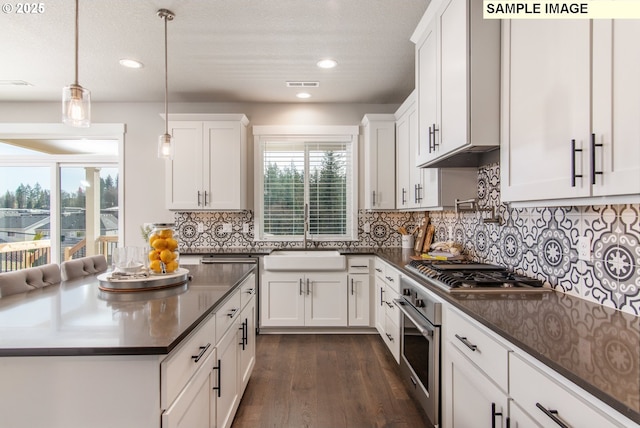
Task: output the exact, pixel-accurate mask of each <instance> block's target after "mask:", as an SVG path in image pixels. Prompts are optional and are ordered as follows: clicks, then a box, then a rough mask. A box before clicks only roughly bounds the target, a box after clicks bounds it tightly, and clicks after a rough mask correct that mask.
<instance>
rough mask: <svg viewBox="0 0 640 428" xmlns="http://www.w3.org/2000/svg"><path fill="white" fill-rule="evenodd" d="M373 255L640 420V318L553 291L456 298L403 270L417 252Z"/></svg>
mask: <svg viewBox="0 0 640 428" xmlns="http://www.w3.org/2000/svg"><path fill="white" fill-rule="evenodd" d="M375 254H376V255H378V256H380V257H382V258H383V259H384V260H386V261H387V262H389V263H390V264H392V265H393V266H394V267H396V268H398V269H400V270H402V271H403V272H404V273H405V274H406V275H407V276H410V277H412V278H413V279H415V280H416V281H418V282H419V283H420V284H422V285H424V287H425V288H427V289H429V290H430V291H432V292H433V293H435V294H436V295H438V296H439V297H440V298H442V299H443V300H444V301H447V302H449V303H451V304H452V305H453V306H455V307H457V308H459V309H460V310H462V311H463V312H465V313H467V314H468V315H469V316H471V317H472V318H473V319H475V320H477V321H478V322H479V323H481V324H483V325H484V326H486V327H487V328H489V329H490V330H492V331H493V332H495V333H497V334H498V335H500V336H502V337H504V338H505V339H507V340H508V341H509V342H511V343H513V344H514V345H515V346H517V347H519V348H520V349H522V350H523V351H525V352H527V353H528V354H530V355H531V356H533V357H535V358H536V359H538V360H539V361H541V362H542V363H544V364H545V365H547V366H548V367H550V368H552V369H554V370H556V371H557V372H558V373H560V374H561V375H562V376H564V377H566V378H567V379H569V380H571V381H572V382H574V383H576V384H577V385H579V386H581V387H582V388H584V389H585V390H586V391H588V392H590V393H591V394H592V395H594V396H595V397H598V398H599V399H601V400H602V401H603V402H605V403H607V404H608V405H610V406H611V407H613V408H614V409H616V410H618V411H619V412H620V413H622V414H623V415H625V416H626V417H628V418H629V419H631V420H633V421H635V422H637V423H640V317H637V316H634V315H632V314H628V313H625V312H622V311H618V310H616V309H613V308H608V307H605V306H602V305H598V304H595V303H592V302H589V301H587V300H584V299H580V298H578V297H574V296H571V295H568V294H565V293H561V292H555V291H554V292H550V293H544V294H539V295H521V294H520V295H518V294H510V295H509V294H506V295H496V294H482V295H480V294H469V295H467V297H457V295H452V294H449V293H447V292H445V291H442V290H441V289H440V288H438V287H436V286H433V285H430V284H429V283H428V282H427V281H425V280H424V279H422V278H420V277H418V276H416V275H414V274H413V273H411V272H410V271H408V270H405V269H404V266H405V265H406V264H407V263H408V262H409V261H410V256H412V255H413V251H411V250H400V249H388V250H379V251H376V252H375Z"/></svg>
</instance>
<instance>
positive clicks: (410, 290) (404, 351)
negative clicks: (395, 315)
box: [395, 278, 442, 427]
mask: <svg viewBox="0 0 640 428" xmlns="http://www.w3.org/2000/svg"><path fill="white" fill-rule="evenodd" d="M400 285H401V288H402V297H400V298H399V299H396V300H395V304H396V305H397V306H398V308H400V311H401V312H402V326H401V329H402V335H401V337H402V342H401V356H400V371H401V372H402V375H403V377H404V378H405V379H406V381H407V383H408V385H409V388H410V389H411V391H412V392H413V394H414V396H415V398H416V399H417V400H418V402H419V403H420V405H421V406H422V408H423V409H424V411H425V413H426V415H427V417H428V418H429V421H430V422H431V424H432V425H433V426H434V427H438V426H439V424H440V325H441V322H442V305H441V303H439V302H437V301H436V300H435V299H433V298H431V297H430V295H429V293H428V292H426V291H425V290H424V289H423V288H422V287H421V286H419V285H417V284H416V283H414V282H412V281H410V280H408V279H406V278H401V280H400Z"/></svg>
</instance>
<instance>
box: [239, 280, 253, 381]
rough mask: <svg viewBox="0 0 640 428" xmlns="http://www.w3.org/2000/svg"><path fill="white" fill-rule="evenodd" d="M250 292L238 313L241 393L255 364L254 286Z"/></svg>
mask: <svg viewBox="0 0 640 428" xmlns="http://www.w3.org/2000/svg"><path fill="white" fill-rule="evenodd" d="M245 293H250V294H249V295H250V296H251V297H250V299H249V301H248V302H247V303H246V305H245V306H244V308H242V313H241V314H240V325H241V330H240V332H241V336H242V337H241V338H240V376H241V382H240V386H241V388H240V391H241V393H242V392H244V390H245V389H246V387H247V383H249V378H250V377H251V372H252V371H253V367H254V366H255V364H256V299H255V288H253V289H251V291H245Z"/></svg>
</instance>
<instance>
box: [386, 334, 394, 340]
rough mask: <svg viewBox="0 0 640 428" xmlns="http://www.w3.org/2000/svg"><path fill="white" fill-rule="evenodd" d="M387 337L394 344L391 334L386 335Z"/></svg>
mask: <svg viewBox="0 0 640 428" xmlns="http://www.w3.org/2000/svg"><path fill="white" fill-rule="evenodd" d="M385 334H386V335H387V337H388V338H389V341H390V342H393V336H391V335H390V334H389V333H385Z"/></svg>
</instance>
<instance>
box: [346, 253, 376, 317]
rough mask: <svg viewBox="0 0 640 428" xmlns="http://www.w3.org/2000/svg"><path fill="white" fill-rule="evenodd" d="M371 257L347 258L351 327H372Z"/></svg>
mask: <svg viewBox="0 0 640 428" xmlns="http://www.w3.org/2000/svg"><path fill="white" fill-rule="evenodd" d="M371 264H372V260H371V258H370V257H363V256H349V257H348V258H347V273H348V277H347V285H348V293H349V294H348V303H349V305H348V306H349V307H348V313H349V320H348V322H349V326H350V327H356V326H357V327H369V326H370V325H371V274H370V268H369V266H370V265H371Z"/></svg>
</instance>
